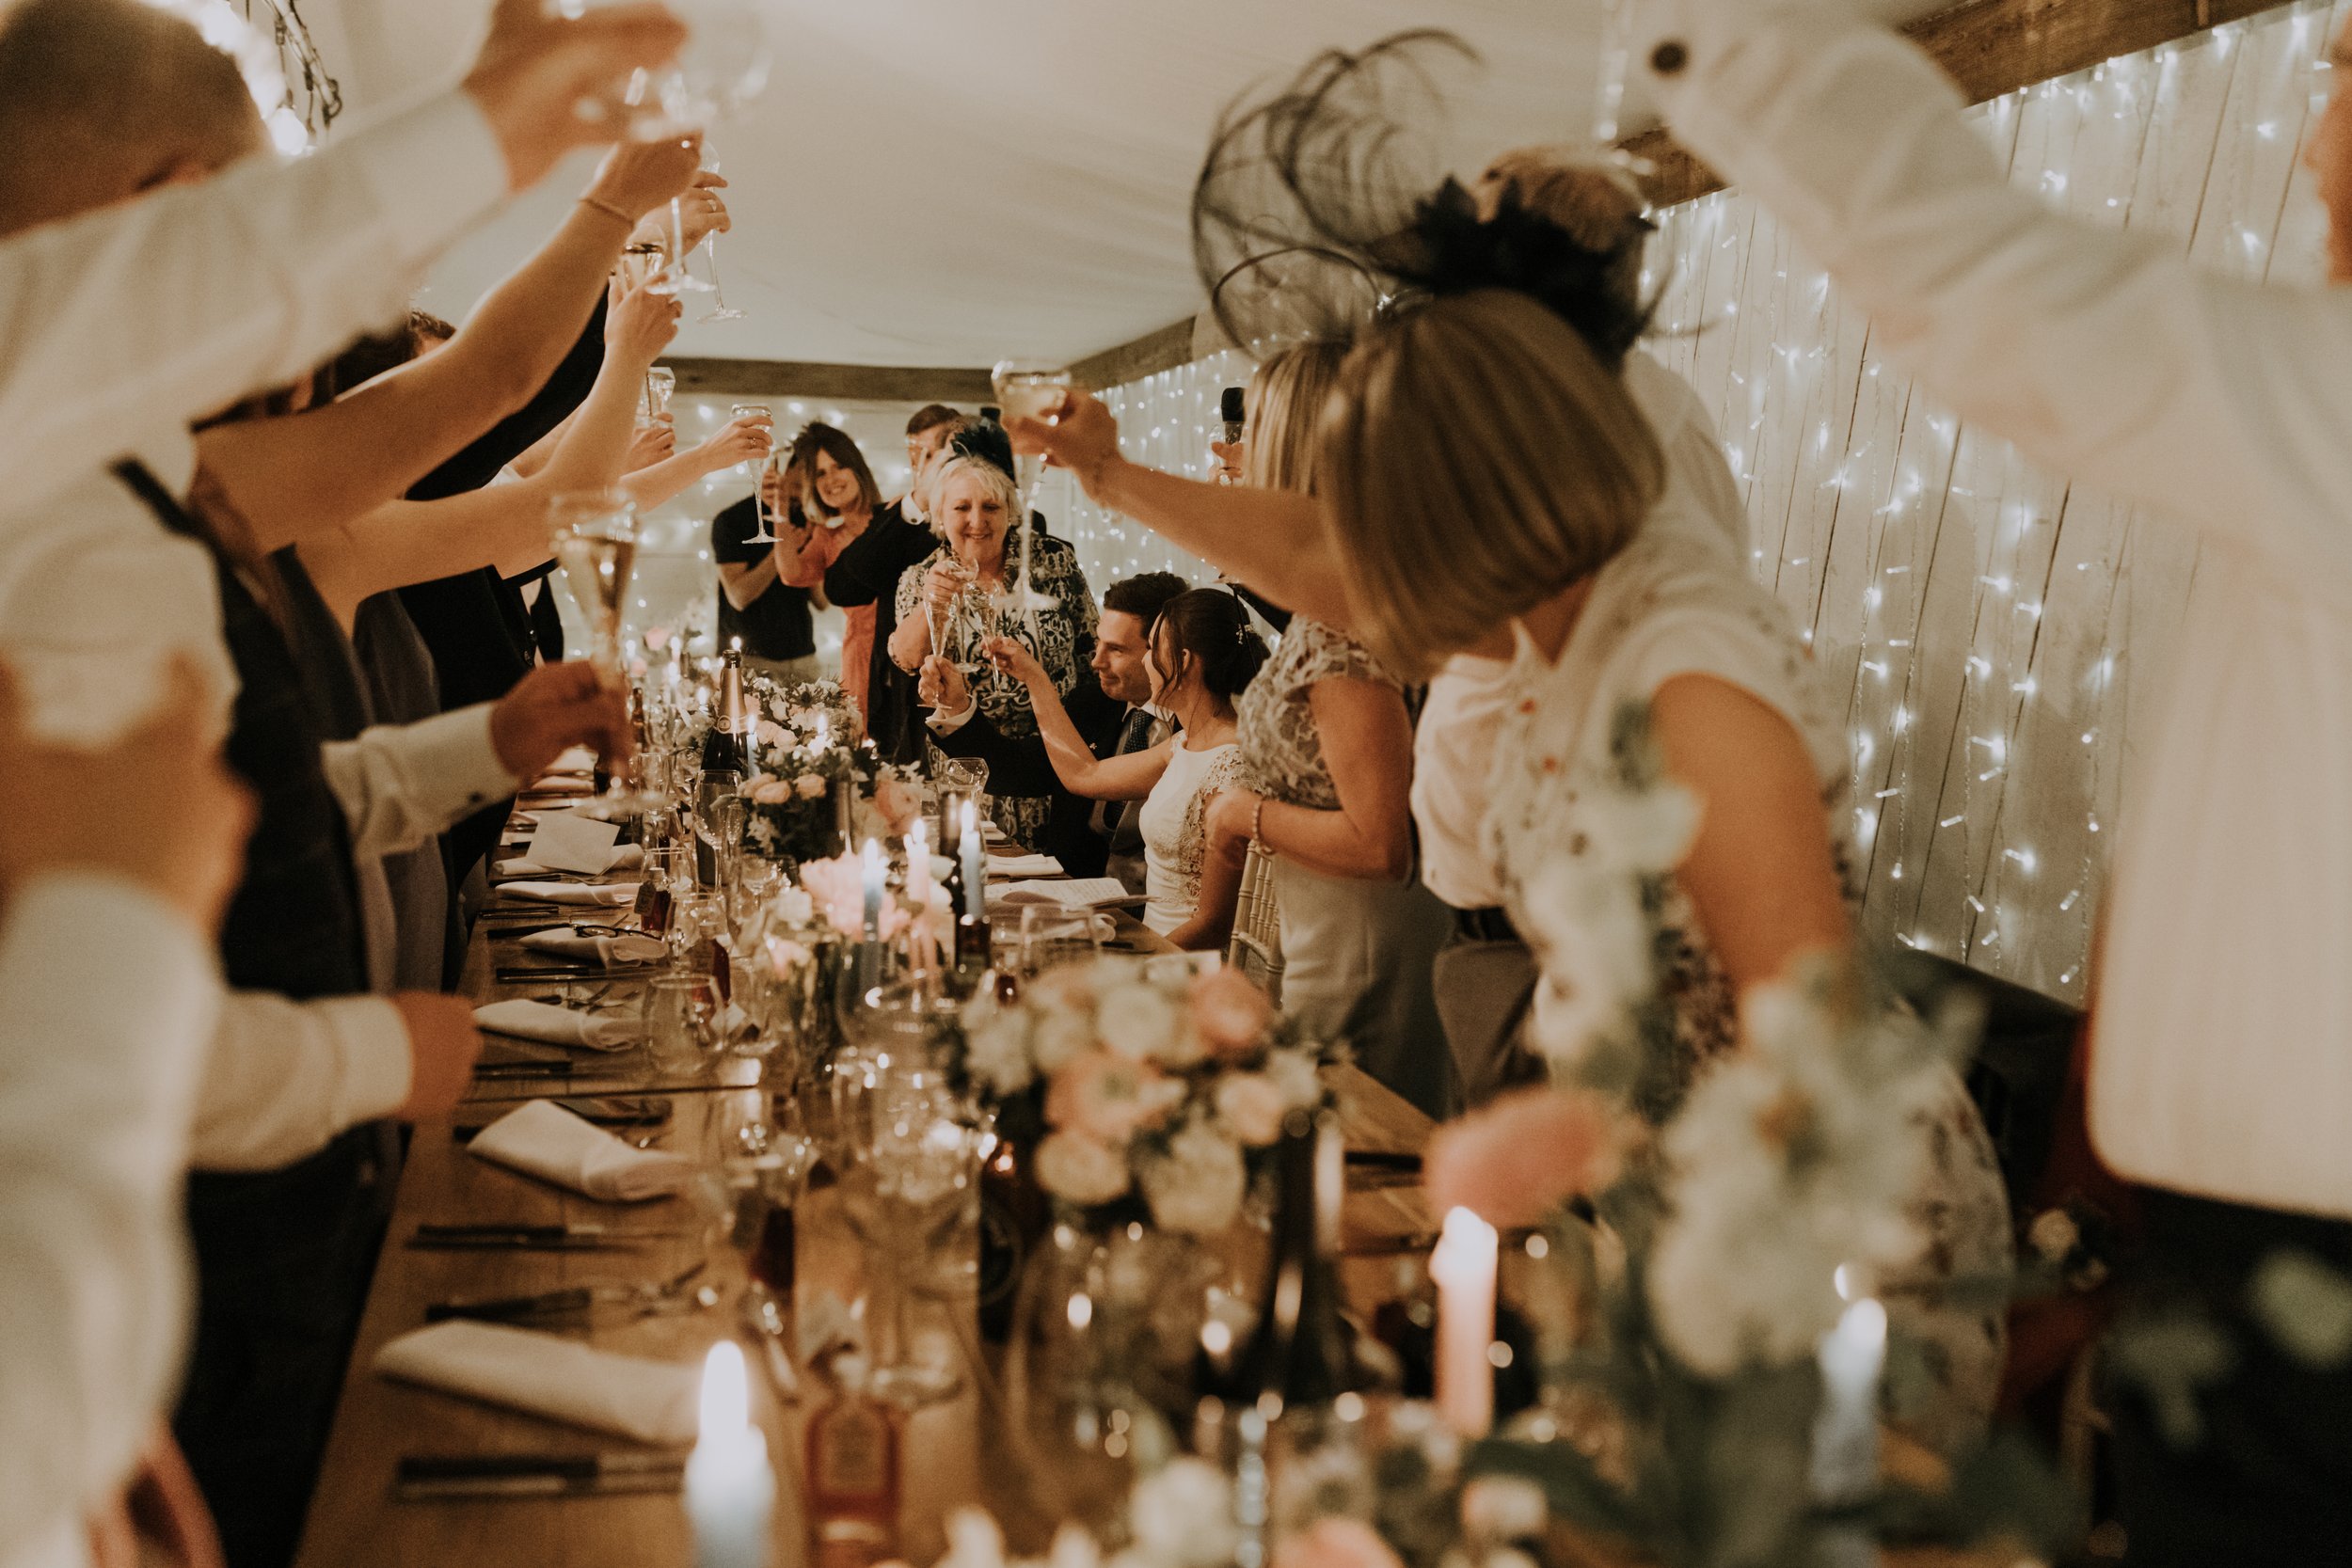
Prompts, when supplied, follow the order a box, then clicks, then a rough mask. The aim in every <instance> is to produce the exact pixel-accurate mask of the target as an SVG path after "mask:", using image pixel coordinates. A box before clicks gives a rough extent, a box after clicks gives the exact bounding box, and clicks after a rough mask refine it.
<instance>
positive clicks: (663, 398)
mask: <svg viewBox="0 0 2352 1568" xmlns="http://www.w3.org/2000/svg"><path fill="white" fill-rule="evenodd" d="M676 395H677V372H675V371H674V370H672V369H670V367H669V366H667V365H656V366H654V367H653V368H652V369H651V370H648V371H647V372H645V395H644V398H642V399H640V400H639V402H638V404H637V409H638V413H639V415H640V416H641V417H642V418H643V420H644V422H646V423H648V424H650V423H652V422H653V421H654V420H658V419H660V418H661V417H662V416H663V415H664V414H667V413H668V412H669V411H670V400H671V399H672V398H674V397H675V396H676Z"/></svg>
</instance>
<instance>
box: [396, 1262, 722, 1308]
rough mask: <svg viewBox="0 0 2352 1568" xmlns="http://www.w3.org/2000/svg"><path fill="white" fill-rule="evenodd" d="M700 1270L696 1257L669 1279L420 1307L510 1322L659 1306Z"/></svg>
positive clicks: (675, 1296)
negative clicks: (616, 1307)
mask: <svg viewBox="0 0 2352 1568" xmlns="http://www.w3.org/2000/svg"><path fill="white" fill-rule="evenodd" d="M702 1272H703V1260H702V1259H699V1258H698V1259H695V1260H694V1261H693V1262H691V1263H689V1264H688V1265H687V1266H686V1267H685V1269H684V1270H682V1271H681V1272H680V1273H679V1274H678V1275H676V1277H675V1278H672V1279H657V1280H648V1281H644V1282H640V1283H637V1284H630V1285H573V1286H568V1287H566V1288H564V1289H563V1290H558V1291H537V1292H534V1293H533V1294H531V1295H524V1296H493V1297H489V1298H487V1299H483V1300H474V1301H437V1302H435V1303H433V1304H432V1305H431V1306H429V1307H426V1308H425V1309H424V1321H425V1322H426V1323H445V1322H447V1321H448V1320H449V1319H452V1318H470V1319H474V1320H476V1321H477V1322H482V1323H512V1322H514V1321H515V1320H516V1319H519V1318H558V1317H568V1316H572V1315H574V1314H578V1313H583V1312H587V1311H589V1310H591V1309H593V1308H594V1307H598V1306H605V1305H611V1304H614V1303H618V1304H622V1305H626V1306H630V1307H645V1308H647V1309H648V1310H649V1311H650V1310H659V1309H660V1307H663V1306H665V1305H668V1304H670V1303H673V1302H675V1301H676V1300H677V1299H678V1298H679V1297H681V1296H684V1295H685V1294H686V1288H687V1286H688V1285H690V1284H691V1283H692V1282H693V1280H694V1276H695V1275H699V1274H701V1273H702Z"/></svg>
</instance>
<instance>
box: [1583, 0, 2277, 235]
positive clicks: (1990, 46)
mask: <svg viewBox="0 0 2352 1568" xmlns="http://www.w3.org/2000/svg"><path fill="white" fill-rule="evenodd" d="M2280 3H2281V0H1970V3H1969V4H1967V5H1963V6H1956V7H1954V8H1952V9H1950V10H1945V11H1937V12H1936V13H1934V14H1933V15H1931V16H1925V17H1921V18H1920V19H1919V20H1917V21H1915V22H1913V23H1911V24H1908V25H1906V26H1905V27H1904V28H1903V31H1904V32H1905V33H1906V34H1908V35H1909V36H1910V37H1911V39H1912V40H1914V41H1915V42H1916V43H1917V44H1918V45H1919V46H1920V47H1921V48H1923V49H1925V50H1926V51H1927V52H1928V53H1929V54H1930V55H1933V56H1934V57H1935V61H1936V63H1937V64H1938V65H1940V66H1942V67H1943V68H1944V70H1945V71H1946V72H1947V74H1949V75H1950V76H1951V78H1952V80H1953V81H1955V82H1957V83H1958V84H1959V85H1960V89H1961V91H1962V92H1963V93H1965V94H1966V95H1967V98H1968V102H1969V103H1986V102H1988V101H1990V100H1992V99H1995V98H1999V97H2001V96H2003V95H2004V94H2006V93H2012V92H2015V91H2017V90H2018V89H2019V88H2020V87H2032V86H2034V85H2035V84H2036V83H2039V82H2048V81H2053V80H2055V79H2057V78H2058V77H2060V76H2071V75H2073V74H2074V72H2076V71H2088V70H2090V68H2091V67H2092V66H2095V65H2098V64H2100V63H2101V62H2102V61H2105V60H2111V59H2114V58H2116V57H2117V56H2118V55H2137V54H2139V53H2141V52H2142V51H2143V50H2149V49H2154V48H2156V47H2158V46H2159V45H2162V44H2167V43H2170V42H2173V41H2174V40H2179V39H2184V38H2187V37H2189V36H2191V35H2192V34H2196V33H2201V32H2203V31H2204V30H2205V29H2207V28H2209V27H2218V26H2220V25H2222V24H2225V23H2230V22H2237V21H2240V20H2242V19H2244V18H2246V17H2249V16H2254V15H2257V14H2259V13H2261V12H2263V11H2267V10H2274V9H2277V8H2279V6H2280ZM1617 145H1618V146H1619V147H1621V148H1622V149H1624V150H1626V151H1628V152H1629V153H1631V154H1633V155H1634V156H1635V157H1637V158H1640V159H1642V160H1644V161H1645V163H1647V164H1648V165H1649V166H1650V172H1649V173H1648V174H1646V175H1645V176H1644V178H1643V182H1642V184H1643V189H1644V190H1645V192H1646V193H1647V195H1648V197H1649V198H1650V200H1651V201H1652V202H1653V203H1654V204H1656V205H1658V206H1661V207H1671V206H1674V205H1676V204H1677V203H1679V202H1684V201H1692V200H1695V199H1697V198H1699V197H1702V196H1706V195H1708V194H1709V193H1710V192H1713V191H1719V190H1722V189H1723V188H1724V182H1723V181H1722V180H1720V179H1718V178H1717V177H1716V175H1715V171H1714V170H1713V169H1710V168H1708V166H1706V165H1705V164H1703V163H1701V162H1699V160H1698V159H1696V158H1694V157H1692V155H1691V154H1690V153H1688V152H1686V151H1684V150H1682V149H1681V148H1680V147H1679V146H1677V144H1676V142H1675V140H1674V137H1673V136H1672V135H1670V134H1669V133H1667V132H1666V131H1665V130H1664V129H1663V128H1661V129H1659V130H1656V131H1651V132H1647V133H1645V134H1644V135H1638V136H1631V137H1628V138H1627V139H1626V140H1624V141H1622V142H1620V143H1618V144H1617Z"/></svg>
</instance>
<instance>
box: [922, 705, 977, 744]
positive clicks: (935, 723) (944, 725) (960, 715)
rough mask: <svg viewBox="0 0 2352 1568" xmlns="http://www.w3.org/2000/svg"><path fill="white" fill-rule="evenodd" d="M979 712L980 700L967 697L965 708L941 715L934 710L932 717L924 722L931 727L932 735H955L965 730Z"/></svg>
mask: <svg viewBox="0 0 2352 1568" xmlns="http://www.w3.org/2000/svg"><path fill="white" fill-rule="evenodd" d="M979 711H980V705H979V702H978V700H977V698H973V697H966V698H965V699H964V700H963V706H961V707H960V708H958V709H957V710H956V711H955V712H953V713H941V712H940V711H938V710H937V709H936V708H934V709H933V710H932V711H931V716H930V718H929V719H927V720H925V721H924V722H925V723H927V724H929V725H930V727H931V733H933V734H934V735H953V734H955V733H956V732H957V731H958V730H960V729H961V728H963V726H964V725H966V724H969V723H970V722H972V716H973V715H974V714H976V713H977V712H979Z"/></svg>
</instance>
